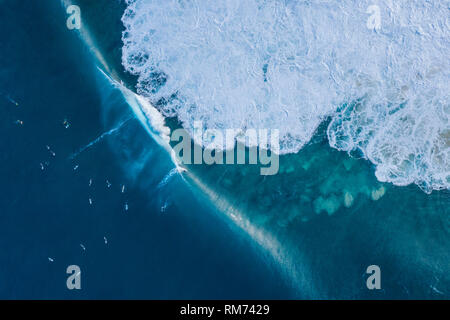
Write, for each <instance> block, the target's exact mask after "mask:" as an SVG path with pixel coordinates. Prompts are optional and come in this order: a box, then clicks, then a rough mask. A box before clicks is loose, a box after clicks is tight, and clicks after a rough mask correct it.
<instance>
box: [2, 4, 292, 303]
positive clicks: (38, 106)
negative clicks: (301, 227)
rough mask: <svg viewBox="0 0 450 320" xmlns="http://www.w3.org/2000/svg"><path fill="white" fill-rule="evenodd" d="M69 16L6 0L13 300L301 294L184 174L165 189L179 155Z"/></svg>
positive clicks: (8, 286) (5, 149) (8, 263)
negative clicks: (159, 140)
mask: <svg viewBox="0 0 450 320" xmlns="http://www.w3.org/2000/svg"><path fill="white" fill-rule="evenodd" d="M62 12H63V11H62V8H61V5H60V4H59V2H58V1H16V0H11V1H9V0H7V1H0V39H1V40H0V132H1V138H0V150H1V153H0V182H1V187H0V298H8V299H10V298H12V299H16V298H39V299H46V298H155V299H167V298H288V297H291V296H292V290H291V288H290V287H289V285H288V284H286V282H285V281H283V280H282V277H281V275H280V270H279V269H278V267H277V265H276V264H275V263H274V262H272V260H271V258H270V257H269V256H267V255H266V254H265V253H263V252H262V251H261V250H260V248H258V247H257V246H256V245H255V244H253V242H252V241H251V239H249V237H248V236H246V235H245V234H243V233H242V232H241V231H240V230H237V229H236V228H235V227H233V226H232V225H231V224H229V223H228V222H227V221H225V220H224V219H222V218H221V217H220V215H219V214H216V212H215V210H214V209H213V208H211V207H209V206H208V205H207V204H202V203H201V201H199V198H198V197H195V196H194V193H193V191H192V190H191V189H190V187H189V186H188V185H187V184H186V183H185V182H184V181H183V180H182V179H181V178H180V177H179V176H175V177H173V178H172V179H171V180H169V182H168V183H167V184H166V185H165V186H163V187H160V188H158V184H159V183H160V181H161V180H162V179H163V178H164V176H166V174H167V173H168V172H169V171H170V170H171V169H172V168H173V164H172V163H171V161H170V159H169V157H168V155H167V153H166V152H165V151H164V150H163V149H162V148H161V147H160V146H159V145H157V144H156V143H155V142H154V141H153V140H152V139H151V138H150V137H149V136H148V135H147V134H146V132H145V130H144V129H143V128H142V127H141V125H140V124H139V122H138V121H137V120H136V119H134V118H133V115H132V113H131V111H130V109H129V106H128V105H127V104H126V103H125V101H124V100H123V98H122V96H121V94H120V93H119V92H117V90H115V89H114V88H113V87H112V86H111V84H110V83H109V82H108V81H107V80H106V79H104V77H103V76H102V75H101V73H100V72H99V71H98V69H97V67H96V65H95V62H94V59H93V57H92V55H91V53H90V52H89V50H88V49H87V48H86V47H85V46H83V44H82V42H81V41H80V39H79V38H78V37H77V35H76V33H74V32H71V31H69V30H68V29H67V28H66V27H65V22H66V21H65V19H66V17H65V16H64V15H62V14H61V13H62ZM13 101H16V102H17V103H18V104H19V105H18V106H16V105H15V103H14V102H13ZM105 109H107V110H108V112H107V113H105ZM128 118H131V120H129V121H127V122H126V123H125V124H124V125H123V126H122V127H121V128H120V129H118V130H117V131H116V132H114V133H112V134H110V135H106V136H105V137H104V138H103V139H101V140H100V141H99V142H98V143H97V144H95V145H93V146H92V147H91V148H88V149H86V150H85V151H83V152H82V153H80V154H79V155H78V156H76V157H75V158H74V159H71V155H73V154H74V153H76V152H77V151H78V150H80V148H82V147H83V146H85V145H87V144H88V143H90V142H91V141H93V140H95V139H96V138H97V137H99V136H100V135H101V134H102V133H104V132H107V131H108V130H111V129H113V128H115V127H116V126H117V124H118V123H120V122H121V121H123V120H124V119H128ZM65 119H67V121H68V122H69V123H70V127H69V128H65V126H64V125H63V122H64V120H65ZM17 120H20V121H23V124H22V125H20V124H18V123H17ZM47 146H49V147H50V150H48V148H47ZM52 152H54V153H55V156H53V155H52ZM41 164H42V165H43V167H44V170H41ZM74 168H77V169H76V170H74ZM90 179H92V185H91V186H89V181H90ZM106 181H108V182H109V183H110V184H111V186H110V187H109V188H108V186H107V182H106ZM122 185H125V186H126V187H125V192H124V193H122V192H121V187H122ZM89 198H91V199H92V205H90V204H89ZM125 204H128V208H129V209H128V211H126V210H125ZM162 208H163V209H162ZM162 211H164V212H162ZM104 237H106V239H107V244H105V241H104ZM80 244H82V245H83V246H84V247H85V248H86V250H83V248H82V247H81V245H80ZM49 257H50V258H52V259H53V260H54V261H53V262H51V261H49V259H48V258H49ZM71 264H76V265H79V266H80V268H81V272H82V276H81V286H82V289H81V290H79V291H77V290H72V291H70V290H68V289H67V288H66V278H67V276H68V275H67V274H66V268H67V266H68V265H71Z"/></svg>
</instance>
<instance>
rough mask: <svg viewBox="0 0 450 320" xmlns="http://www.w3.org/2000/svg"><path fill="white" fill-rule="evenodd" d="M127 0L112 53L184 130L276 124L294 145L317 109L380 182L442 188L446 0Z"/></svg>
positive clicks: (311, 128)
mask: <svg viewBox="0 0 450 320" xmlns="http://www.w3.org/2000/svg"><path fill="white" fill-rule="evenodd" d="M371 5H372V3H371V1H355V0H342V1H339V2H336V1H326V0H322V1H315V2H311V1H279V0H265V1H262V0H248V1H245V2H242V1H238V0H214V1H212V0H205V1H202V2H197V1H164V2H161V1H156V0H145V1H144V0H128V1H127V9H126V11H125V13H124V15H123V17H122V21H123V23H124V26H125V28H126V30H125V32H124V34H123V43H124V46H123V56H122V63H123V65H124V67H125V68H126V70H128V71H129V72H131V73H133V74H136V75H137V76H138V86H137V89H138V91H139V93H140V94H142V95H144V96H146V97H148V98H149V99H150V100H151V101H152V102H154V103H156V104H157V105H158V106H159V108H160V109H161V111H162V112H163V113H164V114H165V115H167V116H177V118H178V119H179V120H180V121H181V122H182V124H183V126H184V127H185V128H186V129H188V130H192V129H193V124H194V122H195V121H202V122H203V123H204V124H205V127H206V128H208V129H219V130H220V129H226V128H240V129H243V130H245V129H246V128H255V129H259V128H264V129H279V130H280V139H281V141H280V152H281V153H292V152H298V151H299V150H300V149H301V148H302V147H303V146H304V145H305V144H306V143H308V142H309V141H310V139H311V137H312V136H313V134H314V132H315V131H316V129H317V127H318V126H319V125H320V123H321V122H322V121H324V119H326V118H328V117H331V123H330V125H329V127H328V137H329V140H330V145H331V146H332V147H335V148H337V149H339V150H343V151H348V152H350V151H353V150H359V151H360V152H361V153H362V155H363V156H364V157H365V158H367V159H369V160H370V161H371V162H372V163H374V164H375V166H376V176H377V178H378V179H379V180H380V181H389V182H393V183H394V184H396V185H407V184H410V183H416V184H417V185H419V186H420V187H421V188H422V189H423V190H424V191H426V192H430V191H431V190H434V189H446V188H447V189H449V188H450V151H449V150H450V125H449V120H450V119H449V118H450V106H449V105H450V97H449V94H448V92H449V89H450V88H449V83H450V82H449V79H450V74H449V72H450V71H449V70H450V68H449V67H450V63H449V59H448V52H450V44H449V41H448V39H449V38H450V37H449V36H450V31H449V29H450V23H449V21H448V18H447V16H448V10H449V9H448V1H433V2H424V1H419V0H398V1H390V0H380V1H378V4H377V5H378V7H379V8H380V14H381V26H380V29H379V30H370V29H368V28H367V20H368V19H369V14H368V13H367V8H368V7H369V6H371Z"/></svg>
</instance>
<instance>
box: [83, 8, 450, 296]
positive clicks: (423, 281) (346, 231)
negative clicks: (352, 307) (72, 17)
mask: <svg viewBox="0 0 450 320" xmlns="http://www.w3.org/2000/svg"><path fill="white" fill-rule="evenodd" d="M80 5H81V6H83V2H81V3H80ZM87 8H89V7H87ZM94 10H95V9H94ZM101 10H107V9H101ZM118 11H120V10H119V9H118V10H117V11H115V12H111V15H110V17H111V19H112V21H118V19H119V17H120V14H121V13H119V12H118ZM114 17H115V18H114ZM93 23H94V25H93V28H92V30H96V34H97V35H98V37H97V39H100V40H99V46H100V47H101V46H102V42H103V43H105V46H108V45H107V44H106V43H118V38H119V36H120V33H119V32H118V30H117V31H116V32H114V31H113V30H115V29H114V28H106V27H104V25H103V24H102V25H97V24H95V21H94V22H93ZM111 24H112V23H111ZM114 25H117V26H118V29H120V30H121V26H119V23H114ZM108 58H109V61H110V65H114V66H116V68H115V69H117V70H120V64H119V63H120V52H116V53H114V54H112V55H108ZM118 73H121V72H118ZM124 79H125V78H124ZM126 81H127V83H129V86H130V87H133V80H132V79H129V78H127V80H126ZM169 124H170V126H171V127H172V128H175V127H178V125H177V123H176V120H175V121H172V122H169ZM326 127H327V123H324V124H323V125H322V126H321V127H320V128H319V129H318V131H317V132H316V134H315V136H314V138H313V139H312V140H311V142H310V143H308V145H307V146H306V147H305V148H303V149H302V150H301V151H300V152H298V153H297V154H289V155H283V156H281V158H280V171H279V173H278V174H277V175H274V176H261V175H259V167H258V166H253V165H246V166H245V165H212V166H207V165H191V166H187V169H188V171H187V172H186V173H185V174H183V175H184V177H185V179H186V180H187V181H188V182H189V184H190V185H191V186H192V187H193V188H194V189H195V190H197V191H196V193H198V194H199V195H198V196H199V197H200V199H209V201H211V202H212V203H213V204H214V205H215V206H216V207H217V208H218V209H219V210H220V211H221V212H222V214H223V216H224V217H226V218H228V219H229V220H230V221H233V222H234V223H235V224H236V226H238V228H240V229H241V230H242V232H244V233H247V234H249V235H250V237H251V238H253V240H254V241H255V242H256V243H257V244H258V245H260V246H261V247H262V248H263V249H264V250H266V251H267V252H268V254H269V255H270V256H272V258H273V259H274V261H275V262H276V263H277V264H279V265H280V266H281V267H282V270H283V273H284V277H285V278H286V279H288V281H289V282H290V283H292V287H293V288H294V290H295V292H296V293H297V295H298V296H301V297H310V298H443V297H448V294H449V286H450V277H449V276H448V270H449V265H450V255H449V252H448V247H449V244H450V243H449V231H450V215H449V214H450V193H449V192H448V190H442V191H434V192H432V193H431V194H426V193H424V192H423V191H422V190H420V188H419V187H417V186H415V185H409V186H406V187H396V186H393V185H392V184H390V183H381V182H379V181H378V180H377V179H376V177H375V174H374V171H375V168H374V167H373V165H372V164H371V163H370V162H368V161H367V160H365V159H362V158H361V156H362V155H361V154H357V153H353V154H347V153H345V152H339V151H337V150H334V149H331V148H330V146H329V145H328V141H327V136H326ZM205 196H206V197H205ZM371 264H376V265H379V266H380V268H381V270H383V286H382V288H383V289H382V290H380V291H369V290H367V288H366V284H365V281H364V279H365V277H366V274H365V270H366V268H367V266H369V265H371Z"/></svg>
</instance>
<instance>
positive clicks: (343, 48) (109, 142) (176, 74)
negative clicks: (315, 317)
mask: <svg viewBox="0 0 450 320" xmlns="http://www.w3.org/2000/svg"><path fill="white" fill-rule="evenodd" d="M0 3H1V5H2V11H1V13H2V16H1V18H2V19H1V20H0V21H2V22H1V23H3V24H4V27H3V28H1V30H2V31H1V32H2V39H4V40H3V41H2V43H1V45H2V50H1V57H2V60H1V62H2V65H3V66H4V67H2V68H1V73H0V84H1V87H0V89H1V90H2V91H1V93H2V98H3V101H2V104H3V106H4V107H3V108H2V113H4V114H3V115H2V120H1V121H2V123H4V125H2V129H1V130H2V131H3V133H4V134H3V136H4V137H5V138H4V139H2V140H1V143H2V149H3V150H6V152H4V153H3V155H2V156H3V164H4V165H3V166H2V169H1V170H2V171H1V176H2V182H3V186H4V187H3V192H2V201H1V203H2V206H4V208H3V207H2V209H1V212H2V215H1V219H2V223H1V224H0V225H1V228H2V232H0V234H1V241H0V245H1V246H2V249H3V250H2V252H3V253H2V254H1V257H0V259H1V260H0V262H1V263H0V268H2V269H1V272H0V277H1V280H2V282H3V283H6V284H7V285H6V286H4V287H2V289H0V290H2V291H0V295H1V296H4V297H9V298H15V297H19V298H20V297H35V298H49V297H64V298H78V297H87V298H135V297H137V298H224V297H226V298H320V299H324V298H331V299H336V298H344V299H360V298H375V299H378V298H394V299H395V298H427V299H433V298H448V297H449V295H450V293H449V291H450V277H449V275H448V274H449V271H450V270H449V266H450V255H449V251H448V248H449V245H450V243H449V235H450V234H449V233H450V193H449V190H448V172H449V169H450V168H449V158H448V152H449V147H448V128H449V125H448V113H449V110H448V101H449V99H448V90H446V89H448V76H449V75H448V59H447V56H448V50H446V49H448V41H446V40H445V39H446V35H448V23H446V21H447V20H446V15H447V14H448V5H447V6H446V2H445V1H436V2H426V3H422V2H418V1H409V2H402V1H399V2H395V5H394V4H393V2H389V1H380V3H379V6H380V7H381V8H382V18H383V20H384V21H385V22H384V23H382V27H381V29H380V30H377V31H376V32H374V31H373V30H369V29H368V28H366V27H365V21H366V19H367V16H368V15H367V13H366V8H367V5H368V3H365V2H363V1H362V2H356V1H341V2H339V4H337V2H334V1H317V2H309V1H247V2H246V3H245V4H242V3H239V2H237V1H204V2H202V3H196V2H191V1H178V2H177V1H152V0H148V1H140V0H135V1H103V0H102V1H100V0H99V1H95V2H92V1H88V0H80V1H61V2H58V1H47V2H45V5H43V4H39V5H37V4H36V3H34V2H30V3H29V5H28V6H25V7H24V6H23V5H19V4H17V3H15V2H13V1H3V2H0ZM72 3H74V4H77V5H79V6H80V8H81V13H82V22H83V25H82V28H81V30H80V31H79V32H78V31H73V30H72V31H71V30H68V29H67V28H66V27H65V21H66V18H67V14H66V13H65V8H66V7H67V6H68V5H70V4H72ZM430 17H432V18H433V21H434V22H433V23H431V24H430V23H428V22H429V21H430V20H429V19H431V18H430ZM383 20H382V21H383ZM411 21H414V22H415V23H414V24H411V23H409V22H411ZM36 26H39V28H37V27H36ZM355 26H359V27H355ZM330 30H333V31H334V32H330ZM123 31H125V33H123ZM350 35H351V36H350ZM236 39H238V40H236ZM356 44H357V45H356ZM383 52H384V53H385V54H384V55H383V54H382V53H383ZM399 57H402V59H404V60H402V61H400V63H398V59H399ZM362 71H364V72H362ZM330 75H331V76H330ZM418 77H419V78H421V79H419V78H418ZM418 79H419V80H418ZM134 92H136V93H138V94H140V95H139V96H138V95H136V94H135V93H134ZM168 97H171V98H172V99H169V98H168ZM16 101H17V102H18V103H19V106H16V104H15V102H16ZM152 104H153V105H154V106H156V108H154V107H153V106H152ZM249 106H251V108H249ZM300 106H301V107H300ZM255 114H256V115H258V116H257V117H255V116H254V115H255ZM164 117H165V118H164ZM19 119H20V120H22V121H23V124H22V125H20V123H19V124H18V123H16V120H19ZM65 119H67V120H68V121H69V122H70V127H69V128H67V129H66V128H65V127H64V120H65ZM195 120H202V121H203V122H204V124H205V125H206V126H207V127H209V128H227V127H231V128H239V127H241V128H252V127H255V128H277V129H280V130H281V132H282V140H281V153H282V156H281V157H280V171H279V173H278V174H276V175H274V176H261V175H260V174H259V172H260V171H259V169H260V168H259V166H257V165H210V166H208V165H190V166H186V171H185V172H183V173H181V174H180V173H179V172H178V170H176V168H175V164H174V162H173V159H172V158H171V157H170V155H169V153H168V152H167V151H170V145H168V144H167V143H164V134H165V133H164V132H165V131H166V130H170V129H174V128H177V127H182V126H183V127H184V128H185V129H186V130H187V131H188V132H191V129H192V123H193V121H195ZM197 143H200V144H201V143H202V141H197ZM46 146H49V148H47V147H46ZM49 149H50V150H49ZM345 151H347V152H348V153H347V152H345ZM52 152H54V153H55V156H53V154H52ZM41 163H42V164H43V168H44V170H41V166H40V164H41ZM90 179H92V185H91V186H89V184H90ZM109 184H111V185H110V187H108V186H109ZM122 185H125V186H126V187H125V190H124V191H125V192H124V193H122ZM89 199H91V200H92V205H90V203H89ZM126 208H128V210H126ZM103 237H106V238H107V239H108V243H107V244H105V241H104V238H103ZM80 244H83V246H85V248H86V250H83V248H82V247H81V246H80ZM48 257H51V258H52V259H54V261H53V262H50V261H49V260H48ZM68 264H79V265H80V266H81V268H82V271H83V270H84V271H83V275H85V276H84V278H83V279H84V280H83V281H84V282H83V283H85V286H84V287H83V289H82V290H81V291H80V292H72V291H68V290H67V289H66V288H65V279H66V274H65V272H64V270H65V267H66V266H67V265H68ZM372 264H375V265H379V266H380V268H381V271H382V289H381V290H368V289H367V287H366V281H365V280H366V278H367V275H366V272H365V271H366V268H367V266H369V265H372Z"/></svg>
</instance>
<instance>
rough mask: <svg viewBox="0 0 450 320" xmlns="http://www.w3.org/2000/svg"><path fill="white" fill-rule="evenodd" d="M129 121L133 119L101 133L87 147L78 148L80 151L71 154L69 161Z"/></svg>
mask: <svg viewBox="0 0 450 320" xmlns="http://www.w3.org/2000/svg"><path fill="white" fill-rule="evenodd" d="M131 119H133V117H130V118H128V119H126V120H124V121H122V122H120V123H119V125H117V126H116V127H115V128H112V129H111V130H108V131H106V132H104V133H102V134H101V135H100V136H99V137H98V138H96V139H95V140H93V141H92V142H90V143H88V144H87V145H85V146H83V147H81V148H80V150H78V151H77V152H75V153H74V154H72V155H71V156H70V157H69V159H71V160H73V159H75V158H76V157H77V156H78V155H79V154H80V153H82V152H83V151H85V150H87V149H89V148H91V147H92V146H94V145H96V144H97V143H99V142H100V141H102V140H103V139H104V138H105V137H107V136H110V135H112V134H113V133H115V132H117V131H118V130H120V129H121V128H122V127H123V126H124V125H125V124H127V122H128V121H130V120H131Z"/></svg>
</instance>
